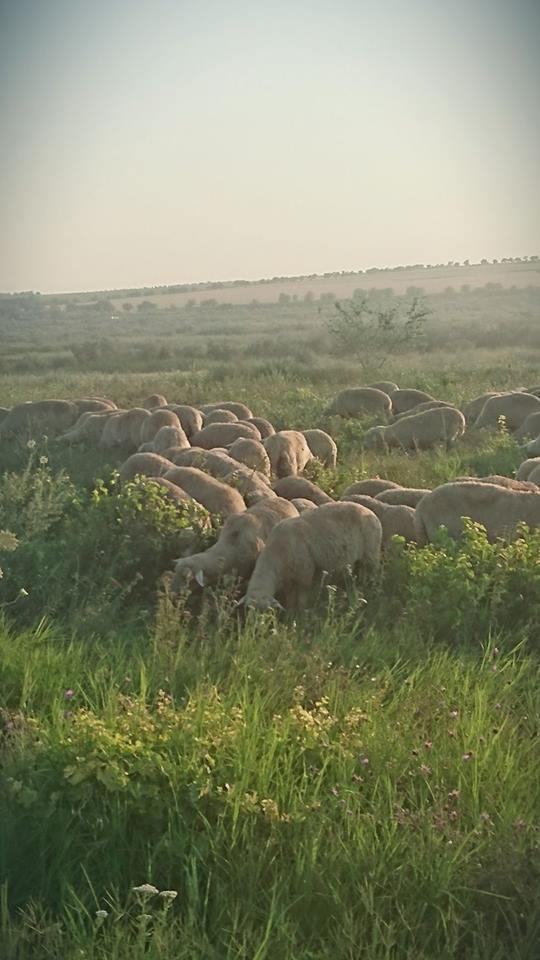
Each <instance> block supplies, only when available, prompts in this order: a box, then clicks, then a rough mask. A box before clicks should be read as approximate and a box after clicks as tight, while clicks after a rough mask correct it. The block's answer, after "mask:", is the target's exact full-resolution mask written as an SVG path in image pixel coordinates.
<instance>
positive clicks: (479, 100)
mask: <svg viewBox="0 0 540 960" xmlns="http://www.w3.org/2000/svg"><path fill="white" fill-rule="evenodd" d="M539 50H540V3H539V2H538V0H513V2H512V3H508V2H507V0H474V2H473V3H471V0H452V2H451V3H448V2H446V0H385V2H384V3H380V2H377V0H371V2H368V0H326V2H322V0H274V2H273V3H272V4H268V3H263V2H261V0H191V2H184V0H92V2H88V0H47V2H44V0H1V2H0V124H1V127H0V130H1V132H2V137H1V142H0V225H1V230H0V290H3V291H14V290H40V291H41V292H44V293H45V292H51V291H75V290H94V289H112V288H126V287H139V286H152V285H158V284H168V283H184V282H198V281H204V280H231V279H240V278H242V279H257V278H259V277H268V276H270V277H271V276H276V275H278V276H281V275H289V276H293V275H298V274H311V273H322V272H326V271H333V270H358V269H366V268H367V267H372V266H394V265H398V264H406V263H438V262H446V261H448V260H463V259H465V258H468V259H470V260H471V261H475V260H479V259H481V258H482V257H488V258H492V257H497V258H500V257H503V256H523V255H530V254H538V253H540V184H539V177H538V173H539V171H540V111H539V109H538V91H539V89H540V56H539Z"/></svg>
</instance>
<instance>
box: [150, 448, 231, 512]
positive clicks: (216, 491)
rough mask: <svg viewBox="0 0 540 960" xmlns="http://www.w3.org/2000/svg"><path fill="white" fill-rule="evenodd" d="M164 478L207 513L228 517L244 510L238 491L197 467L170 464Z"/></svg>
mask: <svg viewBox="0 0 540 960" xmlns="http://www.w3.org/2000/svg"><path fill="white" fill-rule="evenodd" d="M145 456H147V457H148V456H150V454H148V453H147V454H145ZM164 477H165V479H166V480H171V481H172V482H173V483H175V484H176V485H177V486H179V487H180V488H181V489H182V490H184V491H185V492H186V493H189V495H190V496H191V497H193V499H194V500H196V501H197V503H200V504H201V505H202V506H203V507H205V508H206V509H207V510H208V512H209V513H212V514H217V515H219V516H223V517H228V516H229V515H230V514H232V513H242V512H243V511H244V510H245V509H246V505H245V503H244V500H243V498H242V496H241V494H240V493H239V492H238V490H234V489H233V488H232V487H229V486H228V484H226V483H222V482H221V481H220V480H216V479H215V477H209V476H208V474H207V473H203V471H202V470H198V469H197V467H176V466H174V465H173V464H171V467H170V469H169V470H167V472H166V473H165V474H164Z"/></svg>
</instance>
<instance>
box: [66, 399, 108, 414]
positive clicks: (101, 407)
mask: <svg viewBox="0 0 540 960" xmlns="http://www.w3.org/2000/svg"><path fill="white" fill-rule="evenodd" d="M73 403H74V404H75V405H76V407H77V410H78V411H79V413H100V412H105V411H107V410H116V409H117V407H116V404H115V403H113V401H112V400H101V399H100V398H99V397H82V398H81V399H80V400H74V401H73Z"/></svg>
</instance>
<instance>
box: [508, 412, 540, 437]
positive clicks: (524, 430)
mask: <svg viewBox="0 0 540 960" xmlns="http://www.w3.org/2000/svg"><path fill="white" fill-rule="evenodd" d="M539 433H540V410H537V411H536V413H530V414H529V416H528V417H525V420H524V421H523V423H522V424H521V426H520V427H518V429H517V430H515V431H514V433H513V434H512V436H513V437H514V440H525V438H526V437H528V438H529V439H533V438H535V437H537V436H538V434H539Z"/></svg>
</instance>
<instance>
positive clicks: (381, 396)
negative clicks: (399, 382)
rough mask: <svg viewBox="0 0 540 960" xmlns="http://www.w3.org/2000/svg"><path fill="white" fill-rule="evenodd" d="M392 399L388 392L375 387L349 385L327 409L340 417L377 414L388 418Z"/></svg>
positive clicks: (382, 417) (384, 418) (385, 418)
mask: <svg viewBox="0 0 540 960" xmlns="http://www.w3.org/2000/svg"><path fill="white" fill-rule="evenodd" d="M391 411H392V401H391V400H390V397H389V396H388V394H387V393H384V392H383V391H382V390H375V389H374V388H373V387H349V388H348V389H346V390H342V391H341V392H340V393H338V395H337V397H335V398H334V399H333V400H332V401H331V403H330V404H329V405H328V407H327V409H326V413H328V414H335V415H336V416H338V417H347V418H350V417H352V418H359V417H368V416H377V417H380V418H381V419H383V420H388V418H389V416H390V413H391Z"/></svg>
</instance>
